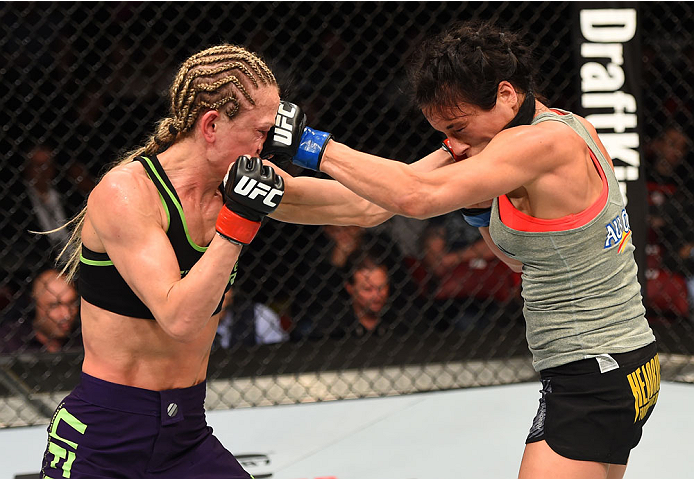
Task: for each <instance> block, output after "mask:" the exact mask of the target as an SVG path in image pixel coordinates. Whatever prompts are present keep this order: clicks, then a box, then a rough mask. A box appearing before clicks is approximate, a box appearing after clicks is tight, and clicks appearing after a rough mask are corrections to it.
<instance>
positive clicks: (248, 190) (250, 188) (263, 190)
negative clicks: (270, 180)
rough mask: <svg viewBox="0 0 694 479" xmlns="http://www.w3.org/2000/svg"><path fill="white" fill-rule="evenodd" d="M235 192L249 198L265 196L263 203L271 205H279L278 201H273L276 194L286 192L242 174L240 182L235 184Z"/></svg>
mask: <svg viewBox="0 0 694 479" xmlns="http://www.w3.org/2000/svg"><path fill="white" fill-rule="evenodd" d="M234 193H237V194H239V195H241V196H245V197H247V198H249V199H251V200H252V199H255V198H256V197H257V196H258V195H260V196H264V197H265V199H263V203H264V204H266V205H267V206H270V207H275V206H277V203H273V202H272V200H273V199H274V198H275V196H280V197H281V196H282V195H283V194H284V192H283V191H282V190H278V189H276V188H272V187H270V186H268V185H266V184H263V183H258V181H257V180H254V179H253V178H249V177H247V176H242V177H241V179H239V182H238V183H237V184H236V186H234Z"/></svg>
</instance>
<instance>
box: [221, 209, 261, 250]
mask: <svg viewBox="0 0 694 479" xmlns="http://www.w3.org/2000/svg"><path fill="white" fill-rule="evenodd" d="M215 228H216V230H217V233H219V234H220V235H222V236H224V237H225V238H226V239H228V240H229V241H231V242H232V243H238V244H244V245H246V244H250V243H251V241H253V238H255V235H256V233H257V232H258V229H260V221H251V220H249V219H246V218H244V217H243V216H240V215H238V214H236V213H234V212H233V211H231V210H230V209H229V208H227V207H226V206H222V209H221V211H220V212H219V215H218V216H217V223H216V224H215Z"/></svg>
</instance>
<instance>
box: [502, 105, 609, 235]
mask: <svg viewBox="0 0 694 479" xmlns="http://www.w3.org/2000/svg"><path fill="white" fill-rule="evenodd" d="M555 113H557V114H561V112H555ZM590 158H591V160H593V164H594V165H595V169H597V170H598V173H600V179H601V180H602V191H601V192H600V196H599V197H598V199H597V200H595V202H594V203H593V204H592V205H590V206H589V207H588V208H586V209H585V210H583V211H581V212H580V213H576V214H571V215H567V216H564V217H562V218H555V219H542V218H535V217H534V216H530V215H526V214H525V213H523V212H521V211H518V210H517V209H516V207H515V206H513V203H511V200H509V199H508V197H507V196H506V195H501V196H499V217H500V218H501V222H502V223H503V224H504V225H506V226H508V227H509V228H511V229H514V230H517V231H527V232H536V233H544V232H548V231H566V230H570V229H574V228H578V227H580V226H583V225H585V224H588V223H589V222H590V221H591V220H592V219H593V218H595V217H596V216H597V215H598V213H600V211H602V209H603V207H604V206H605V204H606V203H607V197H608V188H607V178H606V177H605V172H604V171H603V169H602V166H601V165H600V162H599V161H598V159H597V158H596V157H595V155H594V154H593V152H592V151H591V152H590Z"/></svg>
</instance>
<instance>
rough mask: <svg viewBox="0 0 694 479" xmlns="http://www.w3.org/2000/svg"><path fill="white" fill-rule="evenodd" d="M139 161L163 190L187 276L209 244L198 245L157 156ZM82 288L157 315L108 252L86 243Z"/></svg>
mask: <svg viewBox="0 0 694 479" xmlns="http://www.w3.org/2000/svg"><path fill="white" fill-rule="evenodd" d="M135 161H139V162H140V163H142V166H143V167H144V168H145V171H146V172H147V175H148V176H149V178H150V179H151V180H152V182H153V183H154V185H155V186H156V187H157V190H159V197H160V198H161V202H162V204H163V205H164V209H165V211H166V216H167V218H168V228H167V230H166V235H167V236H168V237H169V241H171V246H172V247H173V250H174V252H175V253H176V258H177V259H178V265H179V267H180V270H181V277H183V276H185V275H186V274H188V271H190V269H191V268H192V267H193V265H194V264H195V263H196V262H197V261H198V260H199V259H200V258H201V257H202V254H203V253H204V252H205V251H206V250H207V246H198V245H196V244H195V243H194V242H193V240H192V239H191V238H190V236H189V235H188V226H187V224H186V220H185V215H184V214H183V208H182V207H181V201H180V199H179V198H178V195H177V194H176V190H175V189H174V187H173V185H172V184H171V181H170V180H169V178H168V177H167V176H166V173H165V172H164V169H163V168H162V166H161V163H159V160H158V159H157V157H156V156H152V157H151V158H149V157H144V156H138V157H137V158H135ZM237 268H238V262H237V263H236V265H234V270H233V271H232V273H231V275H230V277H229V283H228V284H227V287H226V289H225V290H224V292H225V293H226V292H227V291H228V290H229V288H230V287H231V285H232V284H233V283H234V280H235V279H236V273H237ZM78 289H79V293H80V295H81V296H82V298H84V300H85V301H87V302H88V303H91V304H93V305H94V306H98V307H100V308H103V309H105V310H107V311H111V312H113V313H117V314H121V315H123V316H131V317H134V318H143V319H154V315H153V314H152V312H151V311H150V310H149V308H148V307H147V306H146V305H145V304H144V303H143V302H142V301H141V300H140V298H138V297H137V295H136V294H135V293H134V292H133V290H132V289H130V286H128V284H127V283H126V282H125V280H124V279H123V277H122V276H121V275H120V273H119V272H118V270H117V269H116V267H115V266H114V265H113V261H111V259H110V258H109V257H108V254H106V253H96V252H94V251H91V250H90V249H89V248H87V247H86V246H84V245H83V246H82V254H81V255H80V268H79V280H78ZM223 302H224V296H222V298H221V300H220V302H219V305H218V306H217V308H216V309H215V312H214V314H217V313H218V312H220V311H221V309H222V303H223Z"/></svg>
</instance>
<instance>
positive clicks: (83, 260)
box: [80, 253, 113, 266]
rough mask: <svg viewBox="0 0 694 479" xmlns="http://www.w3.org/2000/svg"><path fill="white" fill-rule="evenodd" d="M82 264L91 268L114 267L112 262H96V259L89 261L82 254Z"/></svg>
mask: <svg viewBox="0 0 694 479" xmlns="http://www.w3.org/2000/svg"><path fill="white" fill-rule="evenodd" d="M80 262H81V263H84V264H88V265H90V266H113V261H111V260H105V261H101V260H95V259H87V258H85V257H84V256H83V255H82V254H81V253H80Z"/></svg>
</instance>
